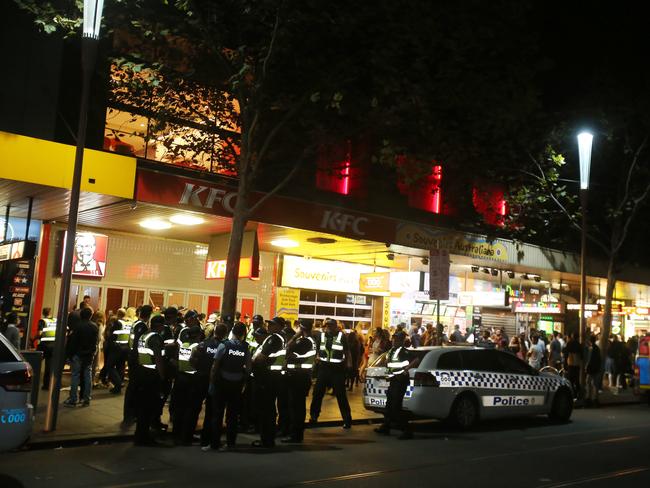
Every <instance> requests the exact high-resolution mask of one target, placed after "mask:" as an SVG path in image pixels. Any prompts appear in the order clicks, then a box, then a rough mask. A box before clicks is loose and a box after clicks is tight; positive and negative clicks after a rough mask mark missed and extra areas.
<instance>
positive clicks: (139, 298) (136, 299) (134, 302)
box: [126, 290, 144, 308]
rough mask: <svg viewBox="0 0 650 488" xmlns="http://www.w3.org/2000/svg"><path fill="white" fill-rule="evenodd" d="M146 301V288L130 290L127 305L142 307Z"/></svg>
mask: <svg viewBox="0 0 650 488" xmlns="http://www.w3.org/2000/svg"><path fill="white" fill-rule="evenodd" d="M143 303H144V290H129V294H128V298H127V301H126V306H127V307H135V308H137V307H140V306H142V304H143Z"/></svg>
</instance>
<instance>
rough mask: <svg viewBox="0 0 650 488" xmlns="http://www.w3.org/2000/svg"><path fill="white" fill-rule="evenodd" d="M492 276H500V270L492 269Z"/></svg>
mask: <svg viewBox="0 0 650 488" xmlns="http://www.w3.org/2000/svg"><path fill="white" fill-rule="evenodd" d="M490 274H491V275H492V276H499V270H498V269H494V268H492V269H491V270H490Z"/></svg>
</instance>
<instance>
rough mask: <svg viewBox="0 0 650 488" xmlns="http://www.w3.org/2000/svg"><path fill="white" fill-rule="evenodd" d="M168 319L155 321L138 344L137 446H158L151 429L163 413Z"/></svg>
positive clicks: (160, 318)
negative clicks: (163, 335) (163, 336)
mask: <svg viewBox="0 0 650 488" xmlns="http://www.w3.org/2000/svg"><path fill="white" fill-rule="evenodd" d="M164 328H165V319H164V318H163V317H161V316H160V315H157V316H155V317H154V318H153V319H151V331H150V332H147V333H145V334H143V335H142V336H140V338H139V340H138V365H139V366H138V368H139V373H138V376H139V378H138V382H137V387H136V410H137V412H136V415H137V419H136V427H135V445H140V446H148V445H155V444H156V442H155V441H154V439H153V438H152V437H151V433H150V431H149V428H150V427H151V425H152V424H153V423H154V421H155V418H156V416H157V415H159V411H160V397H161V393H162V382H163V380H164V379H165V364H164V362H163V351H164V348H163V338H162V336H161V333H162V332H163V330H164Z"/></svg>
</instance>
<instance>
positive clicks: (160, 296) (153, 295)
mask: <svg viewBox="0 0 650 488" xmlns="http://www.w3.org/2000/svg"><path fill="white" fill-rule="evenodd" d="M149 305H151V306H152V307H153V308H154V309H155V308H156V307H157V308H159V309H160V308H163V307H164V306H165V292H164V291H150V292H149Z"/></svg>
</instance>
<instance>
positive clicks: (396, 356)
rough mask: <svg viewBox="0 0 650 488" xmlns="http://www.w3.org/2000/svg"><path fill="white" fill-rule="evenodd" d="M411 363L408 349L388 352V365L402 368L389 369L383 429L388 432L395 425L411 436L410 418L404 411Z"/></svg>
mask: <svg viewBox="0 0 650 488" xmlns="http://www.w3.org/2000/svg"><path fill="white" fill-rule="evenodd" d="M409 362H410V355H409V353H408V351H407V350H406V348H404V347H398V348H395V347H393V348H391V349H390V351H388V364H389V365H390V364H393V363H394V364H400V365H401V366H396V367H390V366H389V369H388V375H389V386H388V391H387V392H386V410H385V411H384V425H382V427H381V428H382V429H384V430H386V431H388V430H389V429H390V425H391V423H392V424H395V425H396V426H397V428H398V429H400V430H401V431H403V432H404V433H405V434H409V433H410V432H411V431H410V428H409V423H408V417H407V415H406V413H405V412H404V411H403V410H402V403H403V402H404V394H405V393H406V389H407V388H408V386H409V375H408V373H407V372H406V366H408V364H409Z"/></svg>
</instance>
